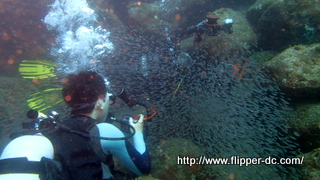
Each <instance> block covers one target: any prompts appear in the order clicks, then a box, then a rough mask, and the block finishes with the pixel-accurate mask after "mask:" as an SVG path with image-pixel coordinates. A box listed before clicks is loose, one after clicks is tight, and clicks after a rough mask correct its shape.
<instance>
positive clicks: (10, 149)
mask: <svg viewBox="0 0 320 180" xmlns="http://www.w3.org/2000/svg"><path fill="white" fill-rule="evenodd" d="M66 79H67V80H66V81H65V83H64V88H63V90H62V94H63V97H64V101H65V102H66V104H67V105H68V106H70V107H71V108H72V117H71V118H70V119H68V120H65V121H63V122H60V121H55V118H47V119H46V120H43V121H40V122H38V121H36V120H35V119H36V118H37V117H38V118H39V116H38V114H36V115H35V116H33V115H32V116H30V117H29V116H28V117H29V118H31V119H28V120H27V121H25V122H24V123H26V124H24V128H26V130H25V131H22V132H21V133H20V132H18V133H17V134H14V137H13V136H12V137H13V138H14V139H13V140H12V141H11V142H10V143H9V144H8V145H7V146H6V148H5V149H4V150H3V153H2V154H1V156H0V179H4V180H11V179H46V180H60V179H62V180H89V179H90V180H101V179H103V180H112V179H114V178H113V172H115V171H114V170H113V156H115V157H116V158H117V159H119V161H120V162H122V163H123V164H124V165H125V166H126V167H127V168H128V169H129V170H131V171H132V172H133V173H135V174H136V175H137V176H143V175H145V174H148V173H149V172H150V169H151V160H150V155H149V153H148V151H147V149H146V145H145V142H144V138H143V133H142V131H143V122H144V116H143V115H142V114H140V115H139V118H136V119H133V118H131V117H127V119H126V122H125V123H126V125H127V126H128V124H127V122H128V123H129V124H130V125H131V126H130V128H129V129H131V132H132V134H131V135H130V136H129V137H132V138H133V142H134V146H133V145H132V144H131V143H130V142H129V141H128V138H129V137H128V136H125V135H124V134H123V132H122V131H120V130H119V129H118V128H117V127H116V126H114V125H112V124H110V123H106V122H105V120H106V117H107V114H108V109H109V106H110V105H111V104H113V103H114V101H115V98H112V97H111V95H112V94H110V93H108V92H107V88H106V84H105V80H104V79H103V78H102V77H101V76H100V75H98V74H97V73H95V72H91V71H85V72H80V73H78V74H71V75H69V76H68V77H67V78H66ZM30 112H32V111H30ZM35 124H37V125H36V126H34V125H35ZM38 125H39V126H38Z"/></svg>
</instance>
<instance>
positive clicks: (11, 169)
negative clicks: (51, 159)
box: [0, 157, 41, 174]
mask: <svg viewBox="0 0 320 180" xmlns="http://www.w3.org/2000/svg"><path fill="white" fill-rule="evenodd" d="M40 172H41V167H40V162H35V161H28V159H27V158H26V157H21V158H9V159H2V160H0V174H9V173H28V174H40Z"/></svg>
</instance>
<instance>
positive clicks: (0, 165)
mask: <svg viewBox="0 0 320 180" xmlns="http://www.w3.org/2000/svg"><path fill="white" fill-rule="evenodd" d="M60 172H61V165H60V164H59V163H58V162H56V161H54V160H51V159H48V158H44V157H42V159H41V161H40V162H37V161H28V159H27V158H26V157H19V158H9V159H2V160H0V174H11V173H27V174H39V177H40V179H41V180H43V179H45V180H58V179H60Z"/></svg>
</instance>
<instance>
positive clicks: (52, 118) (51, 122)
mask: <svg viewBox="0 0 320 180" xmlns="http://www.w3.org/2000/svg"><path fill="white" fill-rule="evenodd" d="M27 117H28V119H26V120H24V121H23V122H22V128H23V129H29V130H39V129H44V128H49V129H54V128H55V127H56V123H57V122H58V118H59V114H58V113H57V112H56V111H51V112H50V114H49V116H46V115H45V114H43V113H39V112H38V111H36V110H33V109H31V110H29V111H28V112H27Z"/></svg>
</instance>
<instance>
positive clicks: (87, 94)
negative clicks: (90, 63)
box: [62, 71, 107, 114]
mask: <svg viewBox="0 0 320 180" xmlns="http://www.w3.org/2000/svg"><path fill="white" fill-rule="evenodd" d="M63 85H64V86H63V89H62V96H63V99H64V101H65V103H66V104H67V105H68V106H70V107H71V108H72V114H79V113H91V112H92V111H93V109H94V105H95V103H96V101H97V100H98V98H99V96H105V94H106V92H107V88H106V84H105V81H104V79H103V78H102V77H101V76H100V75H99V74H98V73H96V72H93V71H83V72H79V73H78V74H70V75H68V77H67V78H66V79H65V80H64V81H63Z"/></svg>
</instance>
